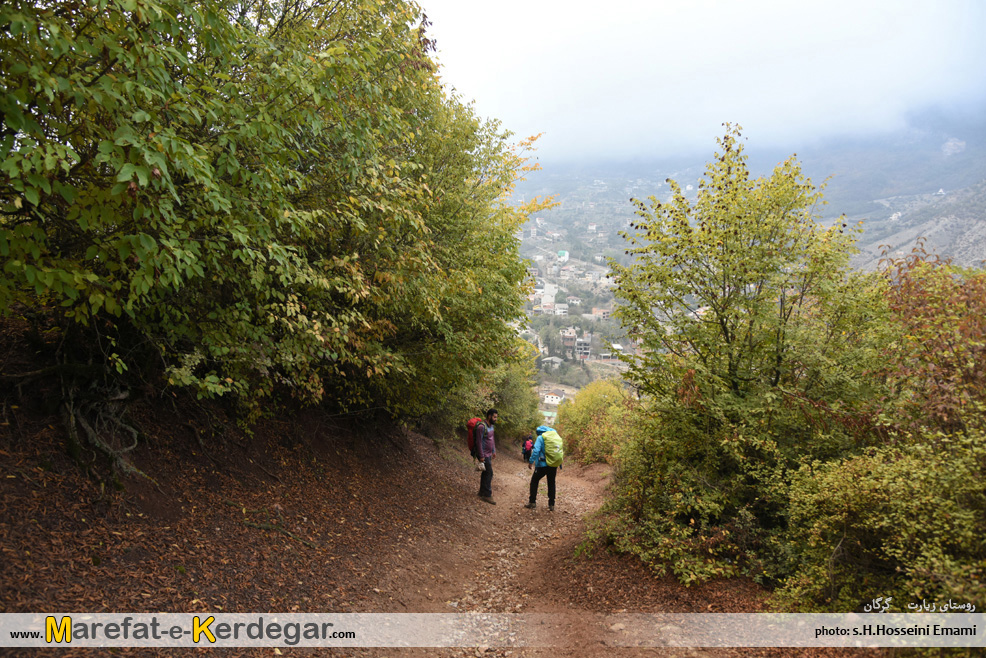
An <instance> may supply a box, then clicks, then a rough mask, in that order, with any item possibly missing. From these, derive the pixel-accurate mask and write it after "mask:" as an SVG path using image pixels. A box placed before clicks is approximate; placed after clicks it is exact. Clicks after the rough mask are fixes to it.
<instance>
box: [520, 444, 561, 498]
mask: <svg viewBox="0 0 986 658" xmlns="http://www.w3.org/2000/svg"><path fill="white" fill-rule="evenodd" d="M545 432H554V430H553V429H552V428H550V427H548V426H546V425H541V426H540V427H538V429H537V435H538V438H537V440H536V441H534V449H533V450H531V456H530V458H529V459H528V460H527V461H528V463H527V468H533V469H534V473H533V474H532V475H531V491H530V498H529V500H528V501H527V504H526V505H524V507H526V508H527V509H534V508H535V507H537V497H538V483H540V482H541V478H544V477H547V478H548V511H549V512H554V511H555V475H556V474H557V472H558V466H557V465H555V466H548V460H547V453H546V451H545V447H544V433H545ZM555 435H556V436H557V433H556V434H555Z"/></svg>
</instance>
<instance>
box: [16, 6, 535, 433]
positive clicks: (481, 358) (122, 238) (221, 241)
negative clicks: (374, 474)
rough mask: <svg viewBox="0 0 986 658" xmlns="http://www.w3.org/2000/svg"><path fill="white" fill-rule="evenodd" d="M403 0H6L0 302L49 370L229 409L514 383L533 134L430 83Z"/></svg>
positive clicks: (453, 394) (420, 406)
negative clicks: (519, 188) (521, 185)
mask: <svg viewBox="0 0 986 658" xmlns="http://www.w3.org/2000/svg"><path fill="white" fill-rule="evenodd" d="M420 18H421V17H420V14H419V10H418V9H417V7H416V6H415V5H413V4H411V3H408V2H404V1H402V0H379V1H378V0H374V1H373V2H368V1H363V0H358V1H354V2H346V3H318V2H311V1H308V0H271V1H267V0H257V1H256V2H247V3H243V2H230V1H227V0H199V1H195V2H191V3H188V2H177V1H175V0H100V1H99V2H83V3H79V2H68V1H61V0H50V1H41V2H35V1H33V0H32V1H21V0H14V1H12V2H7V3H4V4H3V6H2V7H0V25H3V26H4V29H3V30H2V31H0V66H2V69H3V71H4V72H5V80H4V89H3V92H2V95H0V113H2V124H0V209H2V218H0V254H2V256H3V258H4V277H3V278H2V280H0V310H2V311H3V313H5V314H14V315H18V316H21V317H24V318H25V319H27V320H28V321H29V322H30V323H31V326H32V331H33V332H34V333H35V334H36V335H37V336H38V337H39V339H40V340H42V341H44V342H45V344H47V345H49V346H50V347H51V349H50V353H51V355H52V358H53V359H55V358H57V363H53V364H52V367H53V370H54V371H57V372H59V373H61V375H62V376H63V378H64V384H65V390H66V391H67V392H69V393H71V392H72V391H74V390H80V389H81V388H82V387H84V386H88V385H89V384H93V385H96V386H98V387H100V388H101V389H103V390H117V391H118V390H120V389H124V390H127V389H133V388H135V387H137V386H142V387H147V386H149V387H151V388H152V389H161V388H167V387H174V388H176V389H179V388H180V389H185V390H189V391H192V392H195V393H196V394H197V395H198V396H200V397H214V396H228V397H230V398H231V399H235V400H236V401H237V402H238V403H239V404H240V406H241V409H242V411H243V412H245V414H246V417H248V418H249V417H256V415H257V414H259V413H261V412H262V411H266V412H270V411H271V410H273V409H275V408H277V405H279V404H283V403H286V402H290V401H292V400H294V401H297V402H300V403H309V404H316V403H318V404H322V405H325V406H327V407H329V408H333V409H339V410H360V409H368V408H376V409H384V410H386V412H387V413H389V414H390V415H391V416H394V417H398V418H417V417H422V416H425V415H428V414H434V413H435V411H434V410H435V409H437V408H440V407H442V406H443V405H445V406H449V405H451V406H454V407H457V408H461V407H463V406H466V405H468V406H469V407H470V413H475V410H476V409H480V408H482V407H484V406H486V405H488V404H489V403H492V402H495V401H496V400H497V399H498V398H500V397H503V396H512V397H516V396H517V393H516V391H514V390H513V388H514V385H515V380H516V377H512V376H509V375H508V374H504V373H505V372H509V368H508V366H507V364H509V363H510V362H512V361H514V360H516V359H523V358H526V357H521V356H520V355H522V354H524V352H523V350H522V348H521V347H519V346H518V344H517V339H516V338H515V336H514V333H513V332H512V330H511V329H510V328H509V327H508V326H507V324H506V323H507V322H508V321H510V320H512V319H514V318H516V317H517V316H518V315H519V314H520V312H521V309H522V304H523V285H522V282H523V279H524V266H523V263H522V262H521V260H520V259H519V257H518V244H517V241H516V239H515V238H514V233H515V231H516V230H517V228H518V227H519V226H520V225H521V224H523V222H524V221H526V218H527V214H528V213H529V212H531V211H532V210H533V209H535V208H537V207H538V204H537V203H534V204H531V205H528V206H526V207H524V208H514V207H511V206H509V205H507V204H506V202H505V199H506V198H507V195H508V194H509V193H510V191H511V189H512V186H513V185H514V183H515V181H516V180H518V178H519V177H520V176H521V175H522V174H523V172H524V171H525V170H527V169H528V168H527V167H525V165H524V162H525V159H524V157H523V150H524V149H525V148H526V147H527V146H528V145H529V144H530V142H531V141H532V140H528V141H526V142H522V143H521V144H520V145H519V146H517V147H513V146H511V145H510V143H509V138H510V136H509V134H508V133H505V132H503V131H502V130H500V128H499V127H498V126H497V124H495V123H483V122H481V121H480V120H479V119H478V118H477V117H476V116H475V115H474V113H473V111H472V108H471V107H470V106H468V105H465V104H463V103H462V102H461V101H460V100H458V99H457V98H455V97H451V98H450V97H449V96H448V95H447V94H446V93H445V90H444V89H443V88H442V86H441V84H440V81H439V78H438V75H437V70H436V66H435V64H434V63H433V61H432V60H431V57H430V50H431V48H432V44H431V42H430V41H429V40H428V39H427V37H426V34H425V31H424V28H425V27H426V25H420V24H419V22H420ZM55 346H57V350H56V349H55ZM505 368H507V370H504V369H505ZM83 371H85V375H86V376H85V378H80V375H81V374H82V373H83ZM498 382H499V383H500V384H504V383H507V384H508V385H507V390H504V391H499V390H498V389H497V386H498ZM477 391H485V393H483V394H477ZM533 395H534V394H533V392H532V393H531V397H532V398H533ZM477 396H478V398H477ZM69 397H71V396H69ZM70 406H71V405H70ZM520 406H521V407H523V405H520ZM70 411H72V412H73V413H74V412H75V411H77V409H70ZM70 415H71V414H70ZM463 417H465V416H463ZM458 420H461V418H459V419H458Z"/></svg>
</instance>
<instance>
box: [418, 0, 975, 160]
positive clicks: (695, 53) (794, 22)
mask: <svg viewBox="0 0 986 658" xmlns="http://www.w3.org/2000/svg"><path fill="white" fill-rule="evenodd" d="M419 4H420V5H421V6H422V8H423V9H424V11H425V13H426V14H427V15H428V19H429V20H430V21H431V22H432V26H431V27H430V28H429V34H430V35H431V36H432V37H433V38H435V39H437V43H438V60H439V62H440V64H441V65H442V67H443V68H442V77H443V79H444V80H445V82H446V84H447V85H448V86H449V87H450V88H454V89H455V91H456V93H458V94H460V95H461V97H462V98H463V100H465V101H467V102H468V101H475V104H476V109H477V112H478V114H479V115H480V116H483V117H491V118H496V119H500V120H501V121H502V122H503V125H504V127H505V128H507V129H509V130H511V131H513V132H514V133H516V134H517V135H518V136H528V135H532V134H536V133H544V136H543V137H542V138H541V140H540V141H539V149H538V155H539V157H540V159H541V160H542V161H558V160H586V159H607V160H613V159H623V158H631V157H655V158H656V157H665V156H671V155H679V154H686V153H692V152H706V153H707V152H709V151H710V150H711V149H713V148H714V147H715V137H716V136H718V135H721V134H722V132H723V129H722V127H721V126H722V123H723V122H727V121H728V122H732V123H739V124H740V125H742V126H743V128H744V135H745V136H746V137H747V138H748V140H749V142H750V143H751V145H752V144H757V145H760V146H767V147H775V146H779V147H788V146H791V147H799V146H800V145H803V144H806V143H810V141H811V140H813V139H819V138H825V137H831V136H843V135H858V134H874V133H880V132H886V131H890V130H894V129H899V128H901V127H903V125H904V121H905V115H906V114H907V113H908V112H910V111H916V110H923V109H926V108H928V107H931V106H938V105H942V106H963V107H965V108H966V109H968V108H969V107H982V108H984V109H986V72H984V64H986V2H981V1H980V0H924V1H920V0H893V1H892V2H891V1H886V0H880V1H874V0H824V1H818V0H653V1H650V2H647V1H643V0H639V1H631V0H609V1H608V2H607V1H604V2H599V1H592V2H589V1H586V0H567V1H559V0H497V1H496V2H492V3H475V2H470V1H467V0H419Z"/></svg>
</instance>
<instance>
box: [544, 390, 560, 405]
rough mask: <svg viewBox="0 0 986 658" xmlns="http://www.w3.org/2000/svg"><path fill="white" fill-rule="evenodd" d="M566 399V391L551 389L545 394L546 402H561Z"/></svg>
mask: <svg viewBox="0 0 986 658" xmlns="http://www.w3.org/2000/svg"><path fill="white" fill-rule="evenodd" d="M564 399H565V393H564V392H562V391H551V392H550V393H548V394H547V395H545V396H544V403H545V404H561V401H562V400H564Z"/></svg>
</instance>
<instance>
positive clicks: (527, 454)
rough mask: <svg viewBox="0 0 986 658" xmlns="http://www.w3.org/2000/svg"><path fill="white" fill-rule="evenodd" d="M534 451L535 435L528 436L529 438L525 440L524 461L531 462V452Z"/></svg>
mask: <svg viewBox="0 0 986 658" xmlns="http://www.w3.org/2000/svg"><path fill="white" fill-rule="evenodd" d="M533 449H534V435H533V434H528V435H527V438H526V439H524V447H523V448H522V451H523V454H524V461H525V462H526V461H530V459H531V451H532V450H533Z"/></svg>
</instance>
